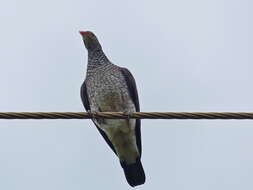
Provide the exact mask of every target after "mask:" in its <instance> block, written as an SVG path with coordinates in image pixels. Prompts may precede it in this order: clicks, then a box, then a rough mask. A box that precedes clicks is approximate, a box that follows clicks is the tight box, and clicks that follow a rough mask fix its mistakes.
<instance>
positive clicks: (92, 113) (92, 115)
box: [87, 110, 96, 122]
mask: <svg viewBox="0 0 253 190" xmlns="http://www.w3.org/2000/svg"><path fill="white" fill-rule="evenodd" d="M87 112H88V114H89V115H90V116H91V120H92V121H93V122H95V119H96V118H95V115H94V112H91V110H87Z"/></svg>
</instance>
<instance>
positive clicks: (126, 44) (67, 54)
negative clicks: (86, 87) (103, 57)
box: [0, 0, 253, 190]
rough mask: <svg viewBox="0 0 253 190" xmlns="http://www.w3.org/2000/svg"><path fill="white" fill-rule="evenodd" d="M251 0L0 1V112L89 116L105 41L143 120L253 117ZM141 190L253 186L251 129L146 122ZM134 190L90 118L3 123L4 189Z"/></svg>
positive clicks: (247, 124)
mask: <svg viewBox="0 0 253 190" xmlns="http://www.w3.org/2000/svg"><path fill="white" fill-rule="evenodd" d="M252 9H253V3H252V1H250V0H230V1H228V0H206V1H203V0H191V1H188V0H179V1H171V0H170V1H165V0H164V1H162V0H156V1H148V0H140V1H134V0H130V1H116V0H114V1H113V0H107V1H98V0H93V1H81V0H80V1H64V0H61V1H60V0H54V1H51V0H44V1H32V0H22V1H18V0H1V1H0V23H1V30H0V64H1V68H0V89H1V93H0V97H1V98H0V111H2V112H4V111H17V112H19V111H84V108H83V105H82V103H81V100H80V97H79V89H80V86H81V83H82V81H83V79H84V77H85V72H86V64H87V52H86V50H85V48H84V45H83V42H82V40H81V36H80V35H79V33H78V31H79V30H91V31H93V32H95V34H96V35H97V36H98V38H99V40H100V42H101V44H102V46H103V49H104V51H105V53H106V54H107V56H108V57H109V59H110V60H111V61H112V62H113V63H115V64H117V65H120V66H124V67H127V68H129V69H130V70H131V72H132V73H133V75H134V76H135V79H136V81H137V86H138V90H139V96H140V104H141V110H142V111H253V100H252V97H253V89H252V81H253V74H252V73H253V64H252V63H253V55H252V52H253V39H252V33H253V29H252V28H253V26H252V25H253V24H252V23H253V13H252ZM142 137H143V157H142V160H143V165H144V168H145V172H146V178H147V179H146V183H145V184H144V185H142V186H139V187H137V188H136V189H140V190H142V189H143V190H144V189H145V190H153V189H173V190H183V189H187V190H189V189H194V190H203V189H204V190H213V189H216V190H223V189H230V190H237V189H244V190H247V189H252V188H253V121H249V120H248V121H246V120H245V121H238V120H234V121H221V120H217V121H211V120H202V121H200V120H196V121H192V120H188V121H182V120H143V122H142ZM102 188H103V189H124V190H127V189H131V187H130V186H128V184H127V182H126V180H125V177H124V174H123V170H122V169H121V167H120V164H119V162H118V160H117V158H116V157H115V155H114V154H113V152H112V151H111V150H110V149H109V147H108V146H107V145H106V143H105V142H104V140H103V139H102V137H101V136H100V135H99V133H98V132H97V130H96V129H95V128H94V126H93V124H92V123H91V121H88V120H26V121H25V120H0V189H4V190H22V189H26V190H34V189H36V190H56V189H61V190H84V189H102Z"/></svg>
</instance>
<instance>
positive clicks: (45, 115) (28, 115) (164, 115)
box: [0, 112, 253, 119]
mask: <svg viewBox="0 0 253 190" xmlns="http://www.w3.org/2000/svg"><path fill="white" fill-rule="evenodd" d="M93 118H104V119H129V118H135V119H253V112H133V113H125V112H91V113H89V112H0V119H93Z"/></svg>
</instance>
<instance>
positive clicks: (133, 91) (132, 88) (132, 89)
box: [120, 67, 142, 155]
mask: <svg viewBox="0 0 253 190" xmlns="http://www.w3.org/2000/svg"><path fill="white" fill-rule="evenodd" d="M120 71H121V73H122V74H123V76H124V78H125V80H126V83H127V87H128V91H129V94H130V97H131V98H132V101H133V103H134V105H135V109H136V112H139V111H140V104H139V98H138V92H137V87H136V83H135V80H134V77H133V75H132V74H131V73H130V71H129V70H128V69H126V68H123V67H121V68H120ZM135 136H136V143H137V147H138V150H139V153H140V155H141V149H142V147H141V120H140V119H136V124H135Z"/></svg>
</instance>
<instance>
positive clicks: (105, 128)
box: [79, 31, 146, 187]
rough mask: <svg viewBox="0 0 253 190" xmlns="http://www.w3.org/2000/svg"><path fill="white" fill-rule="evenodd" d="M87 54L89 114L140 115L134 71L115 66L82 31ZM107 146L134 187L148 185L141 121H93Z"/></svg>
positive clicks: (84, 96)
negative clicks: (118, 113) (117, 113)
mask: <svg viewBox="0 0 253 190" xmlns="http://www.w3.org/2000/svg"><path fill="white" fill-rule="evenodd" d="M79 33H80V34H81V36H82V40H83V42H84V45H85V47H86V49H87V51H88V64H87V70H86V78H85V80H84V82H83V83H82V85H81V91H80V93H81V100H82V102H83V105H84V107H85V109H86V111H87V112H90V113H92V112H125V113H131V112H139V111H140V105H139V98H138V92H137V87H136V82H135V79H134V77H133V75H132V74H131V72H130V71H129V70H128V69H127V68H124V67H120V66H117V65H115V64H113V63H112V62H111V61H110V60H109V59H108V58H107V56H106V55H105V53H104V51H103V49H102V46H101V45H100V43H99V40H98V38H97V37H96V35H95V34H94V33H93V32H91V31H79ZM92 121H93V123H94V124H95V126H96V128H97V129H98V131H99V133H100V134H101V135H102V137H103V138H104V140H105V141H106V143H107V144H108V145H109V147H110V148H111V149H112V151H113V152H114V153H115V154H116V156H117V157H118V158H119V161H120V165H121V167H122V168H123V171H124V174H125V178H126V180H127V182H128V184H129V185H130V186H132V187H135V186H138V185H142V184H144V183H145V180H146V177H145V172H144V169H143V166H142V162H141V154H142V143H141V120H140V119H130V118H128V119H102V118H93V119H92Z"/></svg>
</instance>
